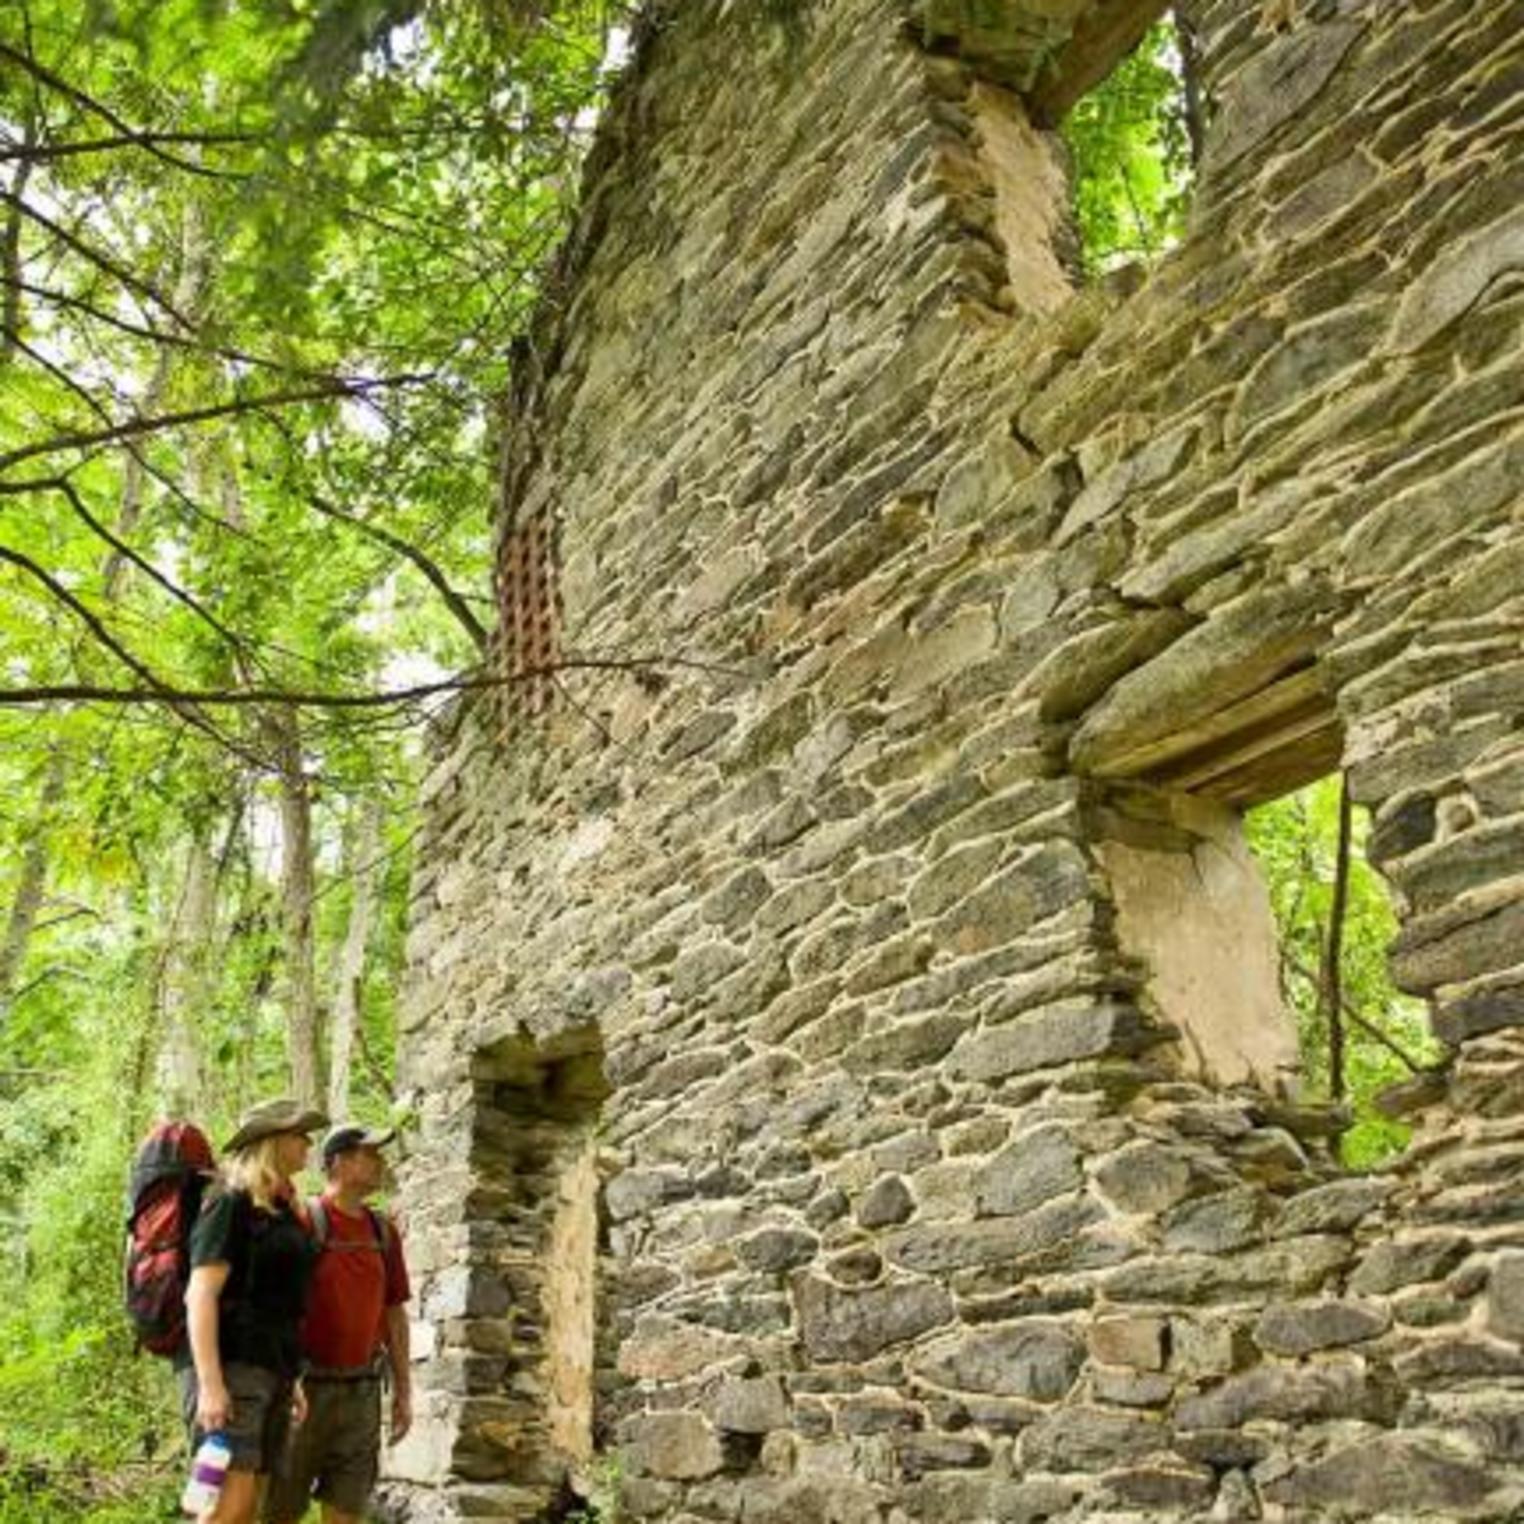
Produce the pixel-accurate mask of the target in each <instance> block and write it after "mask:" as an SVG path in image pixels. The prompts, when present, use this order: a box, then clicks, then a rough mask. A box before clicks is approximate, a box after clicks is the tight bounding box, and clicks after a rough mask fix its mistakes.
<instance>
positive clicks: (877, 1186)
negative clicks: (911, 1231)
mask: <svg viewBox="0 0 1524 1524" xmlns="http://www.w3.org/2000/svg"><path fill="white" fill-rule="evenodd" d="M914 1211H915V1198H914V1197H913V1196H912V1195H911V1194H910V1188H909V1186H907V1185H906V1184H905V1182H904V1181H903V1180H902V1179H900V1177H899V1176H898V1175H885V1176H883V1178H882V1179H879V1180H875V1181H874V1182H873V1184H872V1185H871V1186H869V1187H868V1189H867V1190H866V1191H864V1192H863V1197H862V1200H861V1201H859V1202H858V1204H857V1220H858V1222H860V1223H861V1224H862V1225H863V1227H865V1228H885V1227H890V1226H892V1225H893V1224H895V1223H900V1222H904V1221H905V1219H906V1218H908V1217H910V1216H911V1215H912V1214H913V1213H914Z"/></svg>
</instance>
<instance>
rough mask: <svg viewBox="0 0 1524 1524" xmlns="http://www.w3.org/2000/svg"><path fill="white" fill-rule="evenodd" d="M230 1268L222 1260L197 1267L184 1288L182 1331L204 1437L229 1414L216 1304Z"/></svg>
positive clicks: (197, 1413)
mask: <svg viewBox="0 0 1524 1524" xmlns="http://www.w3.org/2000/svg"><path fill="white" fill-rule="evenodd" d="M230 1268H231V1267H230V1266H229V1265H228V1263H227V1261H226V1260H218V1261H214V1262H213V1263H212V1264H208V1265H197V1266H196V1268H195V1269H194V1270H192V1271H191V1278H190V1285H189V1286H187V1287H186V1288H185V1315H186V1327H187V1329H188V1331H189V1333H190V1347H191V1358H192V1359H193V1360H194V1361H195V1362H196V1422H197V1423H198V1424H199V1425H200V1426H201V1428H202V1429H204V1430H205V1431H206V1432H207V1433H211V1432H212V1431H213V1430H214V1429H221V1428H225V1427H226V1426H227V1422H228V1419H229V1418H231V1417H232V1413H233V1404H232V1401H231V1400H230V1399H229V1397H228V1388H227V1383H226V1381H225V1380H224V1379H223V1375H222V1352H221V1350H220V1349H219V1347H218V1344H217V1301H218V1298H219V1297H221V1295H222V1288H223V1286H224V1285H226V1283H227V1278H228V1271H229V1269H230Z"/></svg>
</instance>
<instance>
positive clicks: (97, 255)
mask: <svg viewBox="0 0 1524 1524" xmlns="http://www.w3.org/2000/svg"><path fill="white" fill-rule="evenodd" d="M0 201H5V202H7V203H8V204H9V205H11V206H13V207H14V208H15V209H16V211H17V213H18V214H19V215H20V216H22V217H25V218H26V219H27V220H28V221H29V222H35V223H36V224H37V226H38V227H40V228H44V229H46V230H47V231H48V232H49V233H51V234H52V235H53V236H54V237H55V238H56V239H58V240H59V242H60V243H62V244H64V245H65V247H67V248H70V249H72V250H73V251H74V252H75V253H76V254H78V255H79V257H80V258H81V259H83V260H84V261H85V262H86V263H87V264H91V265H94V266H95V268H96V269H97V270H100V271H102V272H103V273H104V274H106V275H109V276H110V277H111V278H112V280H114V281H117V282H119V283H120V284H121V285H122V286H124V287H125V288H126V289H127V290H128V291H131V292H132V293H133V294H134V295H135V296H137V297H138V298H139V299H141V300H146V301H149V302H152V303H153V305H154V306H156V307H158V308H160V309H161V310H162V311H164V312H167V313H168V314H169V315H170V317H172V318H173V319H174V320H175V321H176V322H177V323H178V324H179V325H180V326H181V327H182V328H184V329H185V330H186V331H187V332H190V331H191V330H193V329H194V328H195V326H196V325H195V324H194V323H192V322H191V321H190V319H189V318H187V317H186V316H185V314H184V313H183V312H180V311H178V310H177V309H176V307H175V305H174V303H172V302H171V301H170V300H169V298H168V297H166V296H165V295H164V294H163V293H162V292H160V291H157V290H155V289H154V287H153V286H151V285H150V284H149V283H148V282H147V281H145V280H144V279H143V278H142V277H141V276H139V275H134V274H133V272H132V271H131V270H129V269H127V268H126V267H125V266H123V265H121V264H118V263H117V261H116V260H114V259H112V258H111V256H110V255H109V254H103V253H101V251H100V250H99V249H97V248H93V247H92V246H91V245H90V244H88V243H86V242H85V240H84V239H83V238H81V237H79V235H78V234H77V233H72V232H70V231H69V229H68V228H66V227H64V226H63V224H62V223H59V222H55V221H54V220H53V218H51V217H49V216H48V214H47V213H46V212H44V211H41V210H39V209H38V208H37V207H35V206H33V205H32V203H31V202H30V201H27V200H26V199H25V198H24V197H21V196H18V195H17V194H16V193H15V192H14V191H12V190H9V189H5V190H0Z"/></svg>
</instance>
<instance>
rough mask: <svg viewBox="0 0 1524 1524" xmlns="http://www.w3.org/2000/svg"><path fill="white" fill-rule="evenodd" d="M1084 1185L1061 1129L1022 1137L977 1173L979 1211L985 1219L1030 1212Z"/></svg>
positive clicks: (1071, 1146)
mask: <svg viewBox="0 0 1524 1524" xmlns="http://www.w3.org/2000/svg"><path fill="white" fill-rule="evenodd" d="M1083 1183H1084V1176H1083V1175H1082V1173H1081V1171H1080V1165H1079V1153H1078V1151H1077V1150H1076V1148H1075V1147H1074V1144H1073V1143H1072V1142H1071V1141H1070V1138H1069V1135H1068V1133H1066V1132H1065V1131H1063V1129H1061V1128H1056V1127H1049V1128H1041V1129H1039V1130H1038V1131H1036V1132H1030V1133H1024V1134H1022V1135H1021V1136H1020V1137H1018V1138H1017V1139H1016V1140H1015V1141H1014V1142H1013V1143H1012V1144H1011V1146H1010V1147H1009V1148H1007V1149H1006V1150H1004V1151H1003V1152H1002V1153H1000V1154H998V1155H996V1157H995V1158H993V1159H991V1160H990V1162H989V1163H988V1164H987V1165H986V1166H985V1167H984V1169H983V1170H982V1171H981V1172H980V1177H979V1186H978V1192H979V1211H980V1214H981V1215H983V1216H987V1217H1001V1216H1012V1215H1014V1214H1017V1213H1020V1212H1026V1211H1030V1210H1031V1209H1032V1208H1033V1207H1036V1206H1040V1205H1041V1204H1042V1203H1043V1202H1044V1201H1047V1200H1049V1199H1050V1198H1051V1197H1054V1196H1062V1195H1066V1194H1068V1193H1069V1192H1070V1191H1074V1190H1077V1189H1078V1188H1079V1187H1080V1186H1081V1185H1082V1184H1083Z"/></svg>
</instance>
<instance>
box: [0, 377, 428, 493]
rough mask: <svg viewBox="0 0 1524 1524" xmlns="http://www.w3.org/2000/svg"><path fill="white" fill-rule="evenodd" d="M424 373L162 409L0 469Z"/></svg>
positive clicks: (410, 381) (64, 437)
mask: <svg viewBox="0 0 1524 1524" xmlns="http://www.w3.org/2000/svg"><path fill="white" fill-rule="evenodd" d="M428 379H429V378H428V377H427V376H425V375H421V374H420V375H405V376H387V377H380V378H377V379H375V380H370V381H342V380H338V379H335V380H332V381H329V382H327V383H325V384H324V385H322V386H312V387H307V388H306V389H305V390H300V391H288V392H266V393H264V394H262V395H260V396H256V397H243V398H235V399H234V400H232V401H230V402H219V403H215V404H213V405H211V406H209V407H196V408H187V409H186V410H185V411H184V412H181V413H161V414H160V415H158V416H157V417H153V418H129V419H127V420H126V421H125V422H123V423H118V424H115V425H113V426H112V427H111V428H109V429H95V430H79V431H76V432H75V433H72V434H59V435H57V436H55V437H54V438H52V439H44V440H42V441H41V442H40V443H38V444H30V445H23V446H22V447H21V448H20V449H18V450H9V451H7V452H6V453H5V454H4V455H0V471H6V470H9V469H10V468H11V467H12V466H15V465H19V464H20V463H21V462H22V461H24V460H32V459H34V458H35V457H37V456H39V455H55V454H57V453H59V452H60V451H63V450H90V449H95V448H97V447H98V446H100V445H107V444H117V443H120V442H121V441H123V440H127V439H136V438H140V437H141V436H142V435H144V434H154V433H158V432H159V431H160V430H162V429H173V428H181V427H184V426H185V425H187V424H192V423H209V422H210V421H211V420H212V419H214V418H228V417H233V416H235V415H238V414H242V413H250V412H258V411H259V410H260V409H262V408H270V407H292V406H295V405H296V404H298V403H302V402H323V401H330V400H332V399H334V398H344V397H363V396H365V395H366V393H368V392H371V391H374V390H376V389H378V388H382V387H392V386H413V385H416V384H418V383H419V382H421V381H425V380H428Z"/></svg>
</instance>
